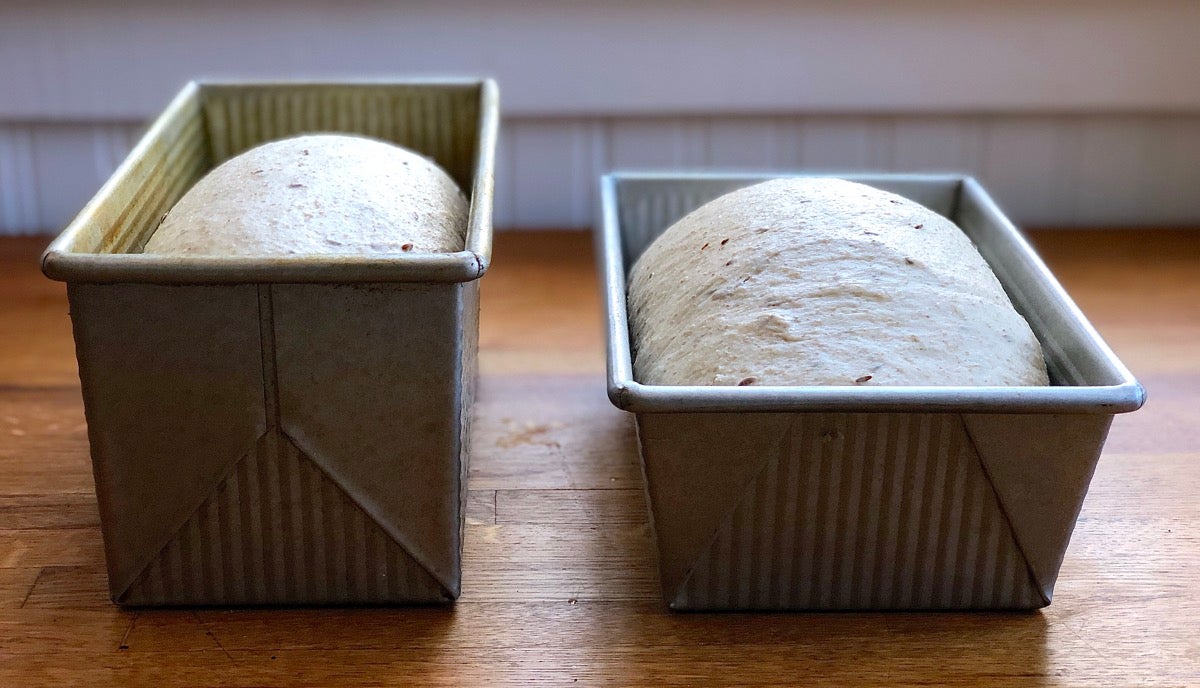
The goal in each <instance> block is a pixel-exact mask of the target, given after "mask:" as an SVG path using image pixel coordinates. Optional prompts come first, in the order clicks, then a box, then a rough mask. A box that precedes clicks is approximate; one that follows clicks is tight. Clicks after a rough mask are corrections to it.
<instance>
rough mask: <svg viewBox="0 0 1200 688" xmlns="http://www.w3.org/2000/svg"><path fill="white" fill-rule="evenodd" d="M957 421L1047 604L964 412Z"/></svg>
mask: <svg viewBox="0 0 1200 688" xmlns="http://www.w3.org/2000/svg"><path fill="white" fill-rule="evenodd" d="M958 422H959V423H961V424H962V428H963V433H965V434H966V437H967V442H968V443H970V445H971V451H973V452H975V460H976V461H978V462H979V468H980V470H982V471H983V477H984V478H985V479H986V480H987V486H988V489H989V490H991V492H992V497H993V498H994V499H995V500H996V507H997V508H998V509H1000V516H1001V517H1002V518H1003V519H1004V525H1006V526H1008V534H1009V535H1010V536H1011V537H1012V540H1013V544H1014V545H1015V546H1016V548H1017V551H1018V552H1020V553H1021V559H1022V561H1024V562H1025V574H1026V575H1027V576H1029V582H1030V583H1031V584H1033V589H1034V591H1035V592H1037V595H1038V597H1039V598H1040V599H1041V600H1042V604H1043V605H1049V604H1050V599H1049V597H1047V595H1046V593H1045V591H1044V590H1043V589H1042V583H1041V581H1039V580H1038V577H1037V574H1035V573H1034V571H1033V567H1032V565H1030V563H1029V555H1028V554H1026V553H1025V547H1024V546H1023V545H1022V544H1021V538H1020V537H1019V536H1018V535H1017V531H1016V529H1015V528H1013V524H1012V519H1011V518H1009V516H1008V507H1006V506H1005V505H1004V500H1003V499H1001V497H1000V491H999V490H997V489H996V483H995V482H994V481H993V480H992V474H991V473H989V472H988V468H987V462H986V461H984V460H983V454H982V453H980V451H979V446H978V445H977V444H976V443H975V437H974V436H973V435H971V428H970V426H969V425H967V418H966V414H959V416H958Z"/></svg>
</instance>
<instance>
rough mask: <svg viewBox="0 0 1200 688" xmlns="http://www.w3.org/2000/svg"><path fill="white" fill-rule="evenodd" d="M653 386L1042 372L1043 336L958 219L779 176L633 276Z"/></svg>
mask: <svg viewBox="0 0 1200 688" xmlns="http://www.w3.org/2000/svg"><path fill="white" fill-rule="evenodd" d="M628 286H629V320H630V329H631V335H632V341H633V345H634V369H635V376H636V378H637V379H638V380H639V381H640V382H642V383H645V384H655V385H751V384H753V385H970V386H976V385H1005V386H1008V385H1045V384H1047V375H1046V365H1045V362H1044V360H1043V358H1042V349H1041V346H1040V344H1039V343H1038V341H1037V339H1036V338H1035V337H1034V335H1033V332H1032V331H1031V330H1030V328H1029V325H1028V324H1027V323H1026V322H1025V319H1024V318H1022V317H1021V315H1020V314H1018V313H1017V312H1016V310H1015V309H1014V308H1013V306H1012V303H1011V302H1010V301H1009V299H1008V296H1007V295H1006V294H1005V293H1004V290H1003V288H1002V287H1001V286H1000V283H999V282H998V281H997V279H996V277H995V275H993V274H992V272H991V270H990V269H989V268H988V265H987V263H986V262H985V261H984V260H983V258H982V257H981V256H980V255H979V252H978V251H977V250H976V249H975V247H974V245H973V244H972V243H971V241H970V240H969V239H968V238H967V236H966V235H965V234H963V233H962V231H961V230H959V228H958V227H957V226H955V225H954V223H952V222H950V221H949V220H947V219H946V218H944V217H942V216H940V215H938V214H937V213H934V212H933V211H931V210H929V209H927V208H925V207H924V206H921V205H919V204H917V203H914V202H912V201H909V200H907V199H904V198H902V197H900V196H897V195H895V194H891V193H887V192H884V191H880V190H878V189H875V188H872V187H869V186H865V185H862V184H856V183H852V182H847V181H844V180H840V179H818V178H808V179H777V180H772V181H768V182H764V183H762V184H757V185H755V186H751V187H747V188H744V189H740V190H738V191H734V192H732V193H729V194H726V195H724V196H722V197H720V198H717V199H715V200H713V201H712V202H710V203H707V204H705V205H704V206H702V207H700V208H698V209H696V210H695V211H693V212H692V213H690V214H689V215H687V216H686V217H684V218H682V219H681V220H679V221H678V222H677V223H675V224H674V225H672V226H671V227H670V228H669V229H667V230H666V231H665V232H664V233H663V234H662V235H661V236H659V237H658V239H657V240H655V242H654V243H653V244H652V245H651V246H650V247H649V248H647V249H646V251H645V253H643V254H642V256H641V257H640V258H639V259H638V261H637V263H636V264H635V265H634V266H633V269H632V271H631V273H630V277H629V285H628Z"/></svg>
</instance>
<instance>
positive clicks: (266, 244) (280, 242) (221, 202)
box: [143, 134, 467, 256]
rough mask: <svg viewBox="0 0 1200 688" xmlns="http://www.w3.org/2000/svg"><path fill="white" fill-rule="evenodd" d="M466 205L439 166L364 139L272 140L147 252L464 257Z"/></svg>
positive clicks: (217, 178)
mask: <svg viewBox="0 0 1200 688" xmlns="http://www.w3.org/2000/svg"><path fill="white" fill-rule="evenodd" d="M466 225H467V199H466V197H465V196H464V195H463V193H462V191H460V190H459V188H458V186H457V185H456V184H455V183H454V180H452V179H451V178H450V176H449V175H447V174H446V172H445V171H443V170H442V169H441V168H440V167H438V166H437V165H436V164H435V163H434V162H432V161H431V160H429V159H427V158H424V157H422V156H420V155H417V154H416V153H413V152H412V151H409V150H406V149H404V148H401V147H399V146H396V145H392V144H389V143H384V142H382V141H376V140H374V139H368V138H363V137H359V136H346V135H340V134H314V135H307V136H298V137H295V138H290V139H284V140H281V141H273V142H270V143H266V144H263V145H261V146H258V147H256V148H252V149H250V150H248V151H246V152H244V153H242V154H241V155H238V156H237V157H235V158H231V159H230V160H227V161H226V162H225V163H223V164H221V165H220V166H218V167H217V168H216V169H214V170H212V171H211V172H209V173H208V174H207V175H206V176H205V177H204V178H203V179H201V180H200V181H199V182H197V183H196V185H195V186H193V187H192V188H191V190H189V191H188V192H187V193H186V194H185V195H184V196H183V198H181V199H180V200H179V202H178V203H176V204H175V206H174V207H173V208H171V211H170V212H169V213H167V215H166V217H165V218H164V219H163V221H162V222H161V223H160V224H159V227H158V229H157V230H155V232H154V234H153V235H151V237H150V240H149V241H148V242H146V246H145V248H144V249H143V250H144V252H145V253H171V254H189V255H222V256H287V255H314V254H315V255H330V254H342V255H354V254H395V253H408V252H414V253H442V252H453V251H460V250H462V248H463V238H464V235H465V232H466Z"/></svg>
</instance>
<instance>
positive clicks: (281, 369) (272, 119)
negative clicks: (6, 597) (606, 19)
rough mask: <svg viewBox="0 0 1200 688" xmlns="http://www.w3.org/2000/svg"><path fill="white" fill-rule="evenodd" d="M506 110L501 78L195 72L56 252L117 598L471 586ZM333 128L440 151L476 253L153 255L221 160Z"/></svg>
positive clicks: (395, 599)
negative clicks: (209, 78) (465, 531)
mask: <svg viewBox="0 0 1200 688" xmlns="http://www.w3.org/2000/svg"><path fill="white" fill-rule="evenodd" d="M497 125H498V110H497V92H496V86H495V84H494V83H492V82H491V81H487V80H439V81H374V82H352V83H346V82H339V83H290V82H278V83H215V82H199V83H190V84H188V85H187V86H186V87H185V88H184V89H183V90H182V91H181V92H180V93H179V95H178V96H177V97H176V98H175V99H174V101H173V102H172V103H171V104H170V106H169V107H168V108H167V109H166V111H165V112H163V113H162V115H161V116H160V117H159V118H158V119H157V120H156V121H155V122H154V124H153V125H152V126H151V127H150V129H149V131H148V132H147V134H146V135H145V136H144V137H143V138H142V140H141V141H140V142H139V143H138V144H137V146H136V147H135V148H134V150H133V152H132V153H130V155H129V157H128V159H126V160H125V162H124V163H123V164H122V165H121V166H120V168H119V169H118V170H117V171H116V172H115V173H114V174H113V176H112V178H111V179H110V180H109V181H108V183H106V184H105V185H104V187H103V188H102V189H101V190H100V192H99V193H98V194H97V195H96V197H95V198H94V199H93V200H92V201H91V202H90V203H89V204H88V205H87V206H86V207H85V208H84V210H83V211H82V212H81V213H80V215H79V217H77V218H76V219H75V220H74V222H72V224H71V225H70V226H69V227H68V228H67V229H66V230H65V231H64V232H63V234H62V235H61V236H60V237H58V239H57V240H55V241H54V243H52V244H51V245H50V247H49V248H48V249H47V251H46V253H45V255H44V256H43V270H44V271H45V273H46V274H47V275H48V276H49V277H52V278H54V279H57V280H62V281H65V282H67V291H68V296H69V299H70V306H71V320H72V324H73V327H74V333H75V344H76V354H77V357H78V360H79V377H80V381H81V383H82V388H83V400H84V408H85V411H86V416H87V423H88V436H89V440H90V443H91V452H92V461H93V467H94V473H95V479H96V495H97V498H98V500H99V506H100V517H101V526H102V530H103V534H104V546H105V555H106V559H107V564H108V581H109V590H110V592H111V595H112V598H113V600H115V601H116V602H119V603H121V604H127V605H192V604H196V605H237V604H334V603H337V604H345V603H362V604H366V603H444V602H449V601H452V600H453V599H455V598H456V597H457V596H458V594H459V587H460V580H461V558H462V557H461V549H462V525H463V503H464V499H463V495H464V490H465V476H466V471H467V460H468V457H467V444H468V443H467V435H468V422H469V420H470V406H471V403H472V399H473V394H474V389H475V360H476V354H477V344H476V342H477V331H478V293H479V292H478V278H479V277H481V276H482V275H483V274H484V272H485V271H486V270H487V267H488V261H489V260H490V255H491V241H492V222H491V217H492V215H491V213H492V180H493V168H494V151H495V145H496V136H497ZM319 131H323V132H335V131H336V132H349V133H355V134H363V135H368V136H372V137H376V138H379V139H383V140H388V141H393V142H395V143H398V144H401V145H404V146H406V147H409V148H411V149H414V150H416V151H418V152H420V153H422V154H424V155H427V156H429V157H431V158H433V159H434V160H436V161H437V162H438V163H439V164H440V165H441V166H442V167H443V168H445V169H446V170H447V172H449V174H450V175H451V176H452V177H453V178H454V179H455V181H456V182H457V183H458V184H459V186H460V187H461V188H462V189H463V190H464V191H465V192H467V193H468V195H469V198H470V216H469V221H468V227H467V231H466V242H465V246H464V247H463V250H461V251H458V252H456V253H449V254H438V255H408V254H405V255H361V256H338V257H325V256H304V255H301V256H295V257H286V258H271V259H257V258H232V257H211V256H209V257H202V256H172V255H148V254H142V253H141V249H142V246H144V245H145V242H146V241H147V239H148V238H149V237H150V235H151V234H152V233H153V231H154V229H155V228H156V226H157V223H158V222H159V220H160V218H162V216H163V214H164V213H166V212H167V210H168V209H170V208H171V206H172V205H174V203H175V202H176V201H177V200H178V199H179V198H180V197H181V196H182V195H183V194H184V192H186V191H187V190H188V188H190V187H191V186H192V185H193V184H194V183H195V182H196V181H197V180H198V179H199V178H200V177H201V176H203V175H204V174H205V173H206V172H207V171H208V170H209V169H211V168H212V167H214V166H216V165H218V164H220V163H221V162H223V161H224V160H226V159H228V158H230V157H232V156H234V155H237V154H238V153H241V152H242V151H244V150H246V149H248V148H250V147H252V146H255V145H257V144H259V143H262V142H265V141H269V140H273V139H279V138H285V137H288V136H292V135H297V134H300V133H304V132H319Z"/></svg>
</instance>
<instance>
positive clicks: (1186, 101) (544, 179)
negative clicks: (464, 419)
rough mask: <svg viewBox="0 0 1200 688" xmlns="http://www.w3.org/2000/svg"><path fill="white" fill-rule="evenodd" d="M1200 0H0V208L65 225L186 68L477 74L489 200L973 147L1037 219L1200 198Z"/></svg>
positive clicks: (581, 217)
mask: <svg viewBox="0 0 1200 688" xmlns="http://www.w3.org/2000/svg"><path fill="white" fill-rule="evenodd" d="M1198 46H1200V2H1197V1H1196V0H1141V1H1140V2H1135V1H1134V0H1073V1H1072V2H1044V1H1037V2H1035V1H1033V0H958V1H955V0H842V1H840V2H838V1H835V0H795V1H787V0H744V1H742V2H734V1H733V0H722V1H716V0H709V1H696V2H687V1H684V0H640V1H639V2H630V1H628V0H607V1H605V2H589V1H586V0H492V1H490V2H487V1H485V0H446V1H443V2H436V3H432V2H431V3H418V2H404V1H402V0H371V1H368V0H349V1H348V2H332V1H330V0H247V1H243V2H234V1H232V0H194V1H191V2H161V1H151V0H133V1H130V2H121V3H118V2H113V1H111V0H99V1H95V2H82V1H81V0H45V1H43V2H40V3H34V2H26V3H21V2H18V3H11V2H10V3H7V4H3V5H0V233H3V232H23V231H36V230H39V229H57V228H59V227H61V226H62V225H63V224H64V223H65V222H66V221H67V220H69V218H70V216H71V215H72V214H73V213H74V212H75V211H77V210H78V208H79V207H80V206H81V205H82V204H83V202H84V201H85V200H86V199H87V197H88V196H89V195H90V194H91V193H92V192H94V190H95V189H96V188H97V187H98V186H99V183H100V181H101V180H102V179H103V178H104V177H105V176H106V175H107V174H108V173H109V171H110V170H111V169H112V167H113V166H115V164H116V162H117V161H119V159H120V157H121V155H123V153H124V151H125V150H126V149H127V148H128V146H129V145H130V143H131V141H132V139H133V137H134V135H135V133H136V130H137V128H138V126H139V123H140V122H143V121H145V120H146V119H148V118H149V117H151V116H153V114H154V113H155V112H156V111H157V110H158V109H159V108H161V107H162V105H163V104H164V103H165V102H166V100H167V99H168V98H169V97H170V95H171V94H172V93H173V92H174V91H175V90H176V89H177V88H178V87H179V86H180V85H181V84H182V82H183V81H185V80H186V79H187V78H190V77H193V76H197V75H207V76H242V77H246V76H296V75H304V76H338V75H356V76H371V75H382V74H424V75H428V74H438V73H458V74H487V75H492V76H495V77H497V78H498V79H499V80H500V82H501V91H502V100H503V102H504V108H505V130H504V135H503V142H502V145H503V148H502V151H501V155H502V160H501V163H502V164H501V168H500V178H499V179H498V182H497V187H498V195H499V197H498V199H497V203H498V207H497V221H498V223H499V224H501V225H521V226H583V225H586V224H587V223H588V222H590V220H591V217H592V210H591V204H592V201H593V198H594V191H593V188H594V186H595V176H596V174H598V173H599V172H601V171H603V170H605V169H608V168H610V167H662V166H688V167H696V166H709V167H737V168H756V169H801V168H803V169H821V170H835V169H847V170H850V169H895V170H925V169H939V170H963V171H968V172H972V173H975V174H977V175H978V176H980V177H981V178H982V179H983V181H984V182H985V183H986V184H987V185H988V186H989V187H991V188H992V189H993V190H994V191H995V192H996V194H997V195H998V196H999V197H1000V199H1001V202H1002V203H1003V204H1004V205H1005V206H1006V207H1007V208H1009V209H1010V211H1011V212H1012V213H1013V214H1014V215H1015V216H1016V217H1017V218H1018V219H1019V220H1020V221H1023V222H1027V223H1032V224H1088V225H1092V224H1102V225H1116V224H1122V225H1128V224H1188V223H1191V224H1197V223H1200V194H1194V193H1191V191H1190V190H1191V189H1195V188H1200V77H1197V75H1198V74H1200V47H1198Z"/></svg>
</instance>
